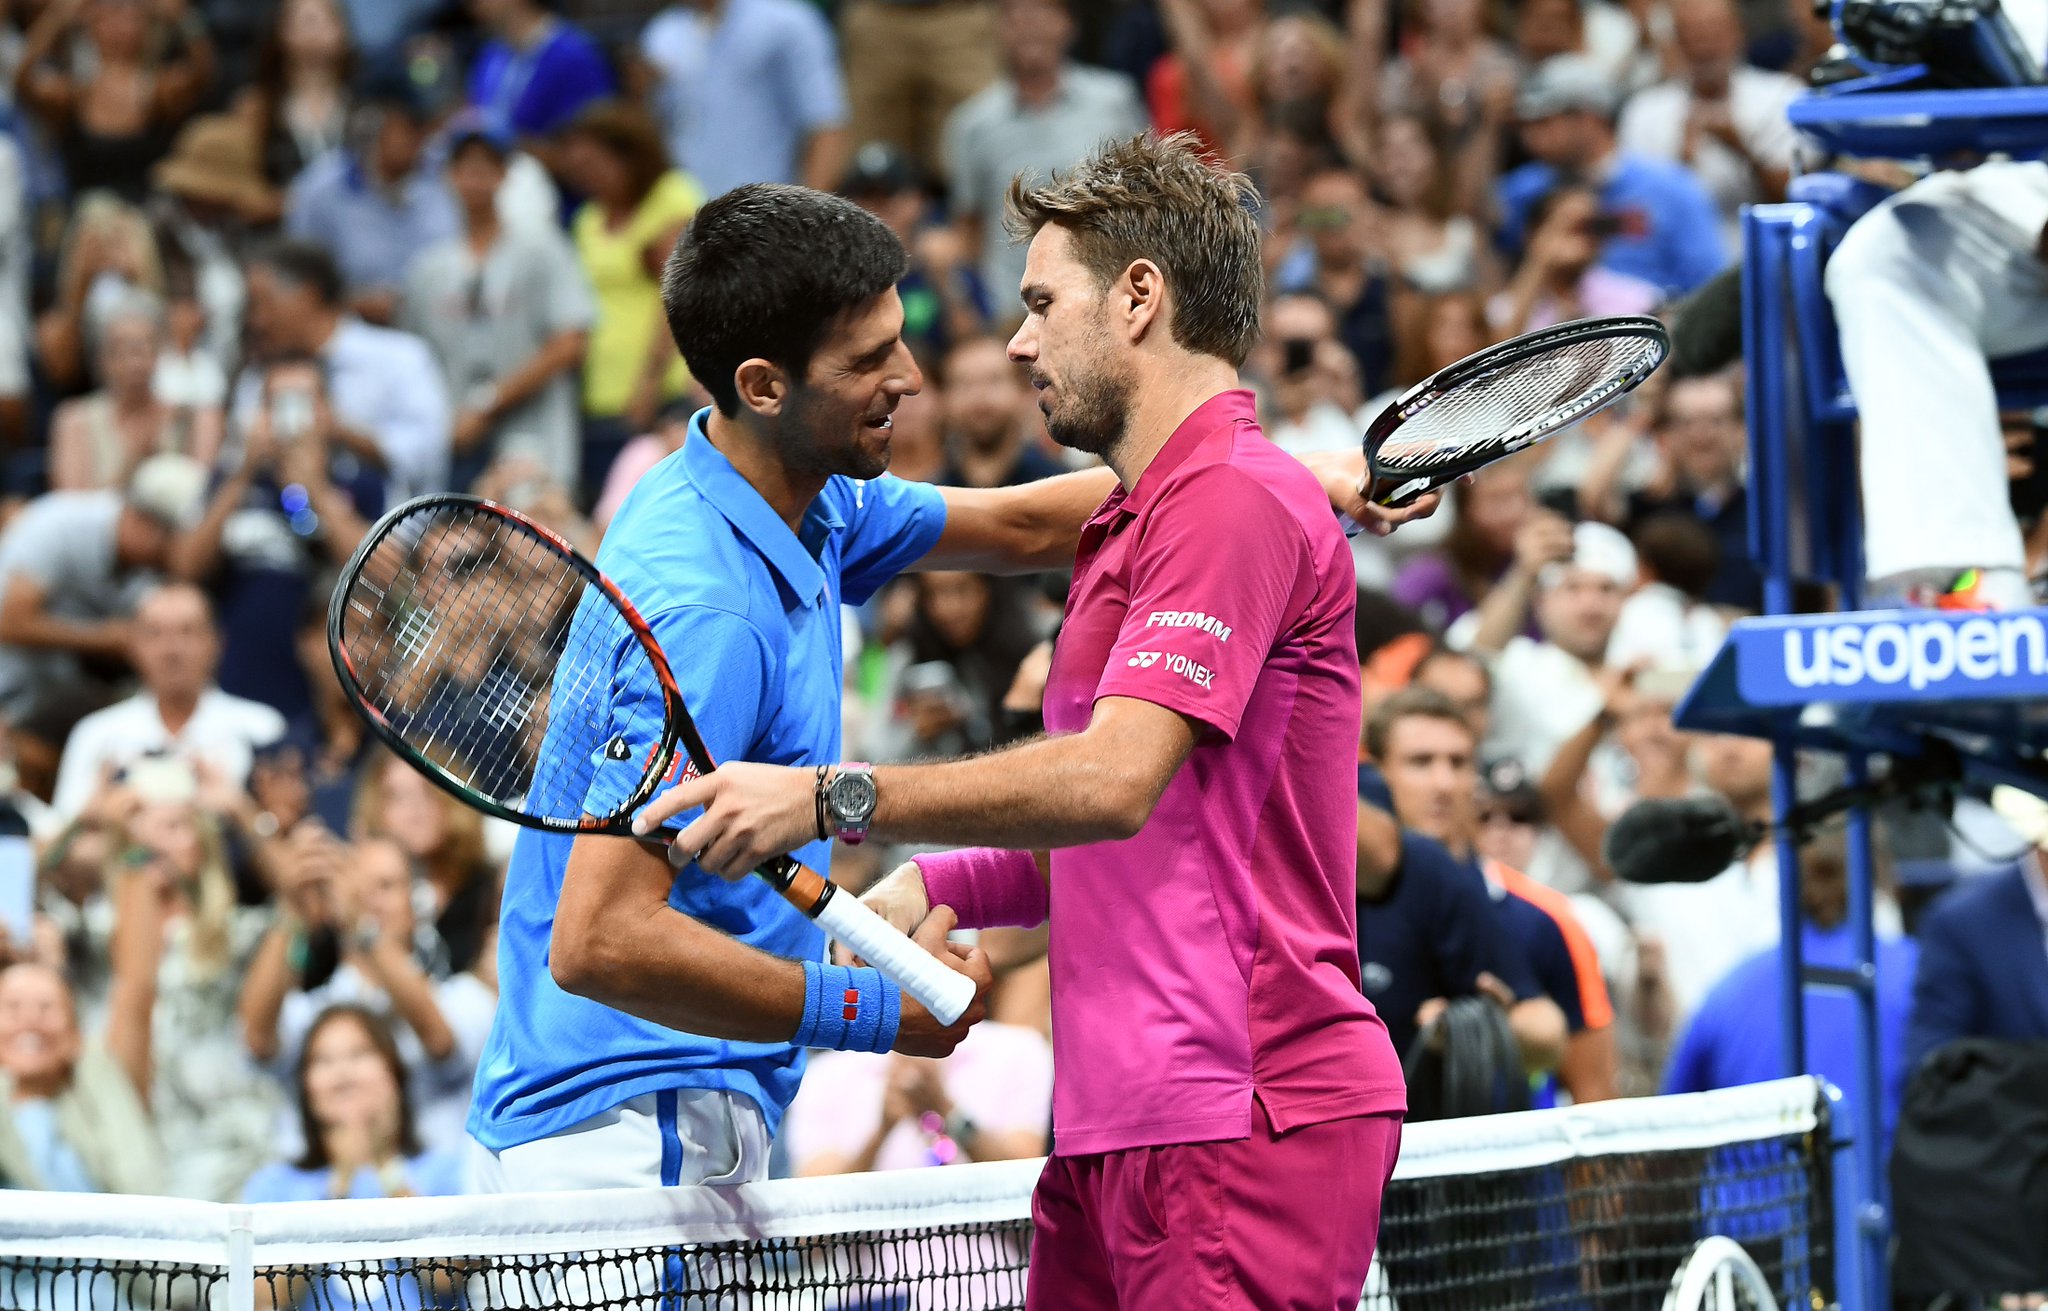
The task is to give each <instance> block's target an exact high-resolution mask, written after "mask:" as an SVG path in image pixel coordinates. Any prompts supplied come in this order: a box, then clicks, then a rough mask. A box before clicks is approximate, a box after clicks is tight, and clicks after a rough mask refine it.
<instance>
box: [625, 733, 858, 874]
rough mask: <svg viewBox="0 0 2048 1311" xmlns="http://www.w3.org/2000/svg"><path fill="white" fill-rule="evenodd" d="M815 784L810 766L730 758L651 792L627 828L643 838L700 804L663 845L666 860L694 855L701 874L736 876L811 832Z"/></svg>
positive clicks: (795, 845) (788, 848)
mask: <svg viewBox="0 0 2048 1311" xmlns="http://www.w3.org/2000/svg"><path fill="white" fill-rule="evenodd" d="M816 781H817V773H816V771H815V770H810V769H791V768H789V767H788V766H786V765H754V764H749V763H747V762H746V761H744V760H736V761H730V762H728V763H726V764H723V765H720V766H719V767H718V768H717V769H714V770H712V771H711V772H710V773H709V774H706V775H704V776H703V777H701V778H693V779H689V780H687V781H685V782H683V783H680V784H677V785H676V786H675V787H672V788H670V789H669V790H668V791H666V792H664V793H662V794H661V795H660V796H658V797H656V798H655V799H654V800H653V801H652V802H651V803H649V804H648V806H647V808H646V809H645V810H643V811H641V812H640V816H639V818H637V819H635V820H634V821H633V831H634V832H635V833H637V834H639V835H640V836H642V837H646V836H647V835H648V834H650V833H652V832H653V831H654V830H655V829H656V828H658V827H660V826H661V825H662V824H663V823H665V822H666V821H668V820H670V819H673V818H674V817H675V816H677V815H680V814H681V813H683V812H684V811H686V810H695V809H696V808H697V807H699V806H702V807H703V808H704V813H703V814H702V815H699V816H698V817H697V818H696V819H693V820H691V821H690V823H689V824H688V825H687V826H685V827H684V829H683V831H682V832H680V833H678V834H676V836H675V838H674V839H673V840H672V841H671V842H670V844H669V853H670V854H669V859H670V860H671V861H672V862H680V861H683V860H689V859H693V858H694V859H695V860H696V862H697V864H698V865H699V866H700V867H702V868H703V869H704V870H705V871H706V872H707V873H711V874H716V875H718V876H719V877H720V878H725V879H739V878H744V877H746V875H747V874H748V873H749V872H750V871H752V870H753V869H754V868H755V867H756V866H757V865H760V864H761V863H762V862H764V861H766V860H768V859H770V858H771V857H775V856H781V855H785V854H787V853H788V852H791V851H795V850H796V849H797V848H798V847H800V846H802V845H804V844H805V843H806V842H810V841H812V840H814V839H815V838H816V837H817V836H818V807H817V800H816V797H815V795H814V789H815V786H816Z"/></svg>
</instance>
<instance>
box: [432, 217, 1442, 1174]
mask: <svg viewBox="0 0 2048 1311" xmlns="http://www.w3.org/2000/svg"><path fill="white" fill-rule="evenodd" d="M905 267H906V259H905V256H904V253H903V249H902V247H901V245H900V244H899V243H898V242H897V240H896V238H895V237H894V236H893V235H891V233H890V232H889V230H888V229H887V228H886V227H884V226H883V225H882V223H881V222H880V221H879V220H877V219H875V218H873V217H872V216H870V215H868V214H867V213H865V212H864V211H862V210H861V209H859V208H858V207H856V206H854V205H852V204H851V203H849V202H846V201H844V200H840V199H838V198H836V197H833V196H828V195H825V194H823V193H820V192H815V191H809V190H806V189H803V188H799V187H791V186H782V185H772V184H768V185H756V186H749V187H741V188H739V189H737V190H734V191H731V192H728V193H726V194H725V195H723V196H721V197H719V198H718V199H716V200H713V201H712V202H710V203H709V204H707V205H706V206H705V207H704V208H703V209H702V210H700V211H699V212H698V214H697V216H696V218H695V219H694V221H693V222H692V223H691V225H690V227H689V229H688V230H687V231H686V232H685V233H684V236H683V238H682V240H681V242H679V243H678V245H677V248H676V251H675V253H674V254H673V255H672V256H671V257H670V260H669V264H668V268H667V270H666V274H665V277H664V282H663V302H664V305H665V308H666V312H667V315H668V320H669V326H670V330H671V331H672V332H673V334H674V336H675V339H676V343H677V345H678V346H679V347H680V348H681V351H682V354H683V358H684V360H685V361H686V362H687V363H688V364H689V366H690V371H691V373H692V374H693V375H695V376H696V377H697V378H698V379H699V380H700V381H701V382H702V383H703V385H704V387H705V389H706V390H707V391H709V392H710V393H711V396H712V400H713V405H712V407H711V408H710V409H707V410H705V411H704V412H702V413H700V414H698V415H697V416H696V418H695V419H694V420H693V421H692V424H691V429H690V435H689V438H688V440H687V441H686V442H685V443H684V445H683V448H682V449H681V450H680V451H677V452H676V453H675V454H673V455H671V456H669V457H668V458H667V459H666V460H664V461H663V462H662V463H661V464H659V465H657V466H656V467H655V468H654V469H653V470H651V471H650V472H649V473H648V474H647V475H646V476H645V477H643V478H642V479H641V480H640V482H639V484H638V485H637V486H636V487H635V488H634V490H633V492H632V494H631V495H630V496H629V497H628V498H627V499H626V502H625V504H624V505H623V506H622V507H621V508H620V510H619V512H618V514H617V516H616V517H615V518H614V519H613V521H612V524H611V527H610V529H609V531H608V532H607V533H606V535H605V539H604V545H603V548H602V549H601V550H600V551H599V553H598V557H597V563H598V565H599V567H600V568H602V569H603V570H604V571H605V572H606V573H607V574H609V575H610V576H611V577H612V578H613V579H615V580H616V581H617V582H618V584H619V585H620V587H621V588H622V589H623V590H624V591H625V593H626V594H627V595H628V596H629V597H631V598H632V599H633V602H634V604H635V605H636V606H637V607H638V608H639V609H640V611H641V613H642V614H643V615H644V616H645V618H646V619H647V621H648V622H649V624H650V625H651V626H652V628H653V630H654V633H655V635H656V637H657V638H658V639H659V640H660V642H661V645H662V648H663V650H664V651H665V652H666V654H667V656H668V659H669V664H670V665H671V667H672V668H673V670H674V672H675V675H676V681H677V683H678V685H679V686H680V689H681V691H682V694H683V700H684V702H685V704H687V705H688V706H689V707H690V713H691V715H692V717H693V718H694V719H695V720H696V722H697V726H698V728H699V729H700V730H701V731H702V733H703V735H704V739H705V742H706V744H707V745H708V747H709V749H710V752H711V755H712V757H713V758H714V759H718V760H728V759H730V760H755V761H769V762H775V763H781V764H789V765H806V766H808V765H821V764H825V763H827V762H832V761H837V760H838V759H839V738H840V688H841V670H842V656H843V652H842V651H841V649H840V643H841V633H842V629H841V626H840V606H841V604H842V603H844V604H853V605H857V604H859V603H861V602H863V601H865V600H866V599H867V598H868V597H869V596H871V595H873V594H874V592H875V591H876V590H877V589H878V588H880V587H881V586H882V585H883V584H885V583H886V582H888V580H889V579H890V578H892V577H894V576H895V575H896V574H897V573H899V572H901V571H903V570H905V569H912V568H917V569H969V570H979V571H983V572H1029V571H1033V570H1041V569H1052V568H1062V567H1064V566H1065V565H1066V564H1067V562H1068V561H1069V560H1071V559H1072V557H1073V553H1074V549H1075V545H1076V543H1077V541H1078V538H1079V535H1080V530H1081V526H1082V524H1083V523H1084V522H1085V521H1086V520H1087V518H1088V517H1089V515H1090V514H1092V513H1093V512H1094V510H1095V508H1096V506H1097V505H1098V504H1099V503H1100V502H1101V501H1102V500H1103V498H1104V497H1105V496H1107V495H1108V493H1109V491H1110V490H1111V488H1113V487H1114V486H1115V485H1116V477H1115V475H1114V474H1113V473H1111V472H1110V471H1109V470H1107V469H1098V470H1092V471H1089V472H1085V473H1076V474H1069V475H1066V476H1063V477H1058V478H1050V479H1046V480H1044V481H1042V482H1038V483H1033V484H1029V485H1026V486H1023V487H1016V488H998V489H987V490H983V489H968V488H943V489H942V488H936V487H930V486H926V485H923V484H919V483H911V482H904V481H901V480H898V479H894V478H886V477H883V476H882V474H883V471H884V469H885V468H886V467H887V465H888V460H889V416H890V414H891V412H892V411H893V410H894V409H895V407H896V403H897V401H899V400H900V399H901V398H902V397H903V396H905V395H907V394H909V393H911V392H915V391H916V390H917V389H918V388H919V386H920V385H921V383H922V378H921V376H920V375H919V372H918V368H917V365H916V363H915V362H914V361H913V360H912V358H911V355H910V352H909V350H908V348H907V347H906V346H905V345H904V343H903V338H902V329H903V309H902V304H901V302H900V301H899V300H898V298H897V294H896V290H895V285H896V282H897V280H898V279H899V278H901V277H902V276H903V273H904V269H905ZM1319 472H1322V473H1323V475H1324V480H1325V482H1326V484H1327V485H1328V486H1329V488H1330V491H1331V496H1332V500H1333V503H1334V504H1336V505H1338V507H1339V508H1342V509H1346V510H1348V511H1350V512H1351V513H1352V514H1353V516H1354V517H1356V518H1359V519H1360V520H1361V521H1367V520H1369V519H1370V518H1372V517H1373V516H1374V512H1373V511H1372V510H1370V509H1369V508H1368V507H1365V506H1364V505H1363V504H1361V503H1359V501H1358V497H1357V495H1356V491H1355V489H1356V487H1357V485H1358V480H1359V476H1360V474H1361V473H1362V457H1360V456H1359V455H1358V454H1357V453H1355V452H1354V453H1351V455H1350V458H1349V459H1348V460H1346V459H1345V458H1344V457H1342V456H1338V457H1332V458H1331V460H1329V461H1328V462H1326V464H1325V467H1323V468H1322V469H1320V470H1319ZM1426 508H1427V507H1424V509H1425V510H1426ZM1406 517H1412V515H1410V514H1406V513H1403V514H1395V515H1392V516H1379V518H1378V522H1379V523H1381V524H1382V525H1390V524H1391V523H1392V522H1394V521H1398V520H1399V519H1401V518H1406ZM612 697H613V705H614V714H615V718H616V719H618V720H619V721H620V722H623V723H627V724H629V725H630V727H629V728H628V729H627V730H626V731H625V732H623V733H621V734H620V735H619V736H618V737H617V738H614V739H613V741H612V743H611V744H610V746H609V748H608V751H607V754H608V755H612V756H616V758H617V763H616V766H615V770H616V772H614V771H613V769H608V768H606V767H605V766H603V765H600V767H599V769H598V771H597V774H596V777H595V779H594V781H593V783H592V785H591V786H592V789H593V794H594V795H593V801H592V804H591V806H590V809H592V810H593V811H604V810H608V809H610V806H609V805H608V804H606V803H605V801H604V798H603V796H602V795H600V794H602V793H604V792H605V791H606V790H608V789H623V788H630V787H631V786H632V784H633V782H634V781H635V778H636V777H637V776H636V775H635V774H634V771H633V770H632V767H631V762H632V761H633V760H636V759H644V756H645V751H646V749H647V747H648V745H649V744H650V743H651V741H652V740H653V738H654V737H655V735H656V734H658V733H659V731H660V725H661V702H660V698H659V695H658V693H657V691H656V689H655V688H654V687H653V685H652V684H651V683H650V684H648V685H646V686H630V685H629V686H620V687H614V688H613V689H612ZM845 772H846V771H842V774H843V773H845ZM614 800H616V798H614ZM693 817H694V813H685V814H682V815H679V816H677V817H675V818H674V819H673V820H671V821H669V822H670V823H671V824H672V825H673V826H675V827H680V826H681V825H682V824H684V823H686V822H687V821H688V820H690V819H691V818H693ZM835 827H837V828H839V829H840V830H841V831H842V833H844V831H845V829H846V827H847V826H846V824H845V822H844V817H839V820H838V822H837V823H836V824H835ZM823 831H824V830H823V828H822V827H821V830H820V833H821V838H820V840H818V841H815V842H812V843H810V844H809V845H806V846H805V847H803V848H802V849H800V850H798V851H797V852H795V853H794V854H795V856H796V858H797V859H798V860H800V861H802V862H803V863H804V864H806V865H809V866H811V867H812V868H814V869H823V868H825V865H826V862H827V859H828V857H829V844H828V843H827V842H826V841H825V840H823V838H822V833H823ZM951 927H952V914H951V912H950V911H946V910H940V911H936V912H934V914H933V916H932V917H931V918H929V919H927V920H926V922H925V923H924V924H923V925H922V926H920V928H919V930H918V932H917V934H916V935H915V936H916V937H917V939H918V941H919V942H921V943H922V944H923V945H924V946H925V947H926V949H927V950H930V951H932V952H933V953H934V954H935V955H937V956H938V957H939V958H940V959H942V960H946V961H948V962H949V963H950V964H951V965H952V966H953V968H955V969H957V970H959V971H961V972H962V973H965V974H967V975H968V976H969V977H971V978H973V979H974V980H975V982H976V983H977V984H978V985H980V987H981V989H982V990H984V991H985V990H986V988H987V986H988V983H989V981H990V974H989V967H988V963H987V961H986V959H985V958H983V957H982V955H981V954H980V953H979V952H978V951H972V952H971V951H967V950H966V949H963V948H958V947H949V946H948V945H947V944H946V943H945V935H946V932H947V930H948V929H950V928H951ZM824 948H825V944H824V941H823V938H822V936H821V934H820V932H819V930H818V929H817V927H816V926H815V925H814V924H812V923H811V922H810V921H809V920H807V919H805V918H804V917H803V916H802V915H800V914H798V913H797V912H796V911H795V910H793V909H792V908H791V907H790V906H789V905H788V904H787V903H786V902H784V901H783V900H782V899H781V898H780V897H779V896H778V895H777V894H776V893H775V891H774V890H773V889H771V888H770V887H769V886H768V885H767V884H766V883H765V882H764V881H762V880H759V879H755V880H750V881H746V882H739V883H728V882H726V881H725V880H723V879H720V878H717V877H714V876H712V875H709V874H707V873H705V872H704V871H702V870H701V869H699V868H697V867H696V866H695V865H694V864H689V865H685V866H683V868H681V869H680V870H678V869H675V868H672V867H671V865H670V863H669V859H668V856H667V854H666V849H665V847H663V846H662V845H660V844H643V843H641V842H638V841H635V840H633V839H631V838H623V837H608V836H590V835H583V836H577V837H569V836H560V835H552V834H543V833H539V832H532V831H529V832H524V833H522V834H521V835H520V837H519V842H518V845H517V847H516V848H515V849H514V852H513V857H512V862H511V865H510V867H509V869H508V870H507V872H506V879H505V891H504V899H503V910H502V912H501V920H500V929H499V945H498V960H499V965H498V974H499V985H500V989H501V993H500V1000H499V1006H498V1015H497V1021H496V1024H495V1027H494V1028H493V1029H492V1032H491V1037H490V1041H489V1043H488V1044H487V1045H486V1047H485V1049H484V1054H483V1059H482V1061H481V1063H480V1065H479V1067H478V1070H477V1081H476V1095H475V1101H474V1104H473V1105H472V1108H471V1111H470V1119H469V1130H470V1133H471V1134H472V1136H474V1137H475V1139H476V1140H477V1142H478V1143H479V1144H480V1145H481V1149H482V1150H481V1151H480V1152H479V1153H477V1155H476V1158H475V1160H474V1162H473V1174H474V1178H473V1181H472V1182H473V1185H474V1186H475V1187H476V1188H477V1189H478V1190H480V1191H526V1190H535V1189H566V1188H600V1187H622V1186H639V1185H651V1184H662V1185H674V1184H687V1183H700V1182H738V1181H743V1180H749V1179H757V1178H760V1177H762V1176H763V1175H764V1173H765V1171H766V1168H767V1161H768V1144H769V1140H770V1138H771V1137H772V1135H773V1134H774V1132H775V1130H776V1127H777V1125H778V1124H779V1122H780V1120H781V1118H782V1113H783V1109H784V1108H785V1107H786V1106H787V1105H788V1103H789V1100H790V1098H791V1097H792V1096H793V1095H794V1094H795V1092H796V1088H797V1081H798V1079H799V1078H800V1077H801V1075H802V1073H803V1065H804V1051H805V1049H806V1048H809V1047H825V1048H838V1049H844V1050H859V1051H872V1052H887V1051H890V1050H892V1049H894V1050H898V1051H905V1052H911V1053H914V1054H919V1055H930V1056H937V1055H943V1054H945V1053H947V1052H949V1051H951V1050H952V1048H953V1046H954V1045H955V1044H956V1043H957V1042H958V1041H959V1040H960V1038H961V1037H962V1036H963V1035H964V1034H965V1032H966V1030H967V1027H968V1026H969V1024H971V1023H972V1022H973V1021H974V1020H975V1019H976V1018H978V1017H979V1016H980V1015H981V1013H982V1005H981V1003H980V1001H979V1000H977V1002H976V1004H975V1005H974V1006H973V1007H972V1008H971V1009H970V1010H969V1011H968V1013H967V1014H966V1015H965V1016H963V1017H962V1018H961V1020H960V1021H959V1022H958V1023H956V1024H953V1025H950V1026H946V1025H941V1024H939V1023H938V1022H937V1021H936V1020H935V1019H934V1018H933V1017H932V1016H931V1015H930V1014H929V1013H928V1012H926V1011H925V1010H924V1009H923V1008H922V1007H920V1006H919V1005H918V1004H917V1003H916V1002H915V1001H914V1000H912V999H911V998H909V997H907V996H903V995H901V994H900V993H899V992H898V990H897V988H896V986H895V985H894V984H893V983H891V982H889V981H888V980H886V979H884V978H882V977H881V976H880V975H879V974H878V973H876V972H875V971H874V970H871V969H865V968H846V967H839V966H833V965H829V964H826V963H825V949H824Z"/></svg>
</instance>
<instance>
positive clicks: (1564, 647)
mask: <svg viewBox="0 0 2048 1311" xmlns="http://www.w3.org/2000/svg"><path fill="white" fill-rule="evenodd" d="M1635 585H1636V553H1635V548H1633V547H1631V546H1630V545H1629V542H1628V539H1627V538H1626V537H1623V536H1622V535H1621V534H1620V533H1618V532H1616V531H1615V530H1614V529H1612V528H1609V527H1608V526H1607V525H1606V524H1598V523H1582V524H1579V525H1578V526H1577V527H1573V526H1571V525H1569V524H1567V523H1565V522H1564V521H1563V520H1562V519H1560V518H1558V517H1557V516H1556V515H1554V514H1539V515H1537V516H1536V517H1534V518H1532V519H1531V520H1530V521H1529V522H1528V523H1527V524H1525V525H1523V527H1522V531H1521V533H1520V534H1519V535H1518V537H1517V538H1516V542H1515V562H1514V564H1513V565H1512V566H1511V567H1510V568H1509V570H1508V572H1507V574H1506V576H1505V577H1503V578H1502V579H1501V581H1500V583H1499V584H1498V585H1496V586H1495V587H1494V589H1493V591H1492V592H1491V593H1489V594H1488V595H1487V597H1486V599H1485V600H1484V601H1483V602H1481V603H1480V606H1479V608H1478V609H1477V610H1474V611H1473V612H1472V613H1471V614H1469V615H1467V616H1466V617H1465V618H1464V619H1461V620H1459V621H1458V622H1457V623H1456V624H1453V625H1452V626H1451V630H1450V632H1449V633H1448V634H1446V638H1447V640H1448V641H1449V643H1450V645H1452V646H1454V647H1459V648H1461V649H1467V650H1472V651H1476V652H1478V653H1480V654H1481V655H1484V656H1487V657H1489V658H1490V659H1491V660H1492V668H1493V722H1492V727H1493V731H1492V734H1491V737H1490V739H1489V741H1488V743H1487V750H1486V754H1487V755H1488V756H1489V757H1498V756H1513V757H1515V758H1516V759H1518V760H1520V761H1521V762H1522V763H1523V765H1525V766H1526V767H1527V768H1528V769H1529V770H1530V771H1531V772H1532V773H1540V772H1542V771H1543V770H1544V769H1546V768H1547V767H1548V766H1549V764H1550V758H1551V757H1552V756H1553V755H1555V754H1556V752H1557V748H1558V747H1559V746H1560V745H1561V744H1562V743H1563V742H1564V741H1565V739H1566V738H1569V737H1570V736H1572V734H1574V733H1576V732H1578V731H1579V729H1580V727H1581V726H1583V725H1584V724H1585V722H1586V720H1587V719H1589V718H1591V717H1592V716H1593V714H1594V713H1595V712H1596V711H1598V710H1599V709H1600V705H1601V702H1602V699H1603V698H1602V696H1601V692H1600V686H1599V675H1600V671H1601V669H1602V667H1603V666H1604V663H1605V660H1606V655H1607V643H1608V639H1609V638H1610V637H1612V636H1613V634H1614V625H1615V622H1616V621H1617V620H1618V619H1619V618H1620V616H1621V605H1622V600H1623V598H1625V597H1626V596H1627V595H1628V594H1629V593H1630V592H1631V591H1633V590H1634V588H1635ZM1532 614H1533V615H1534V617H1535V620H1536V628H1537V631H1539V632H1540V633H1541V634H1542V639H1541V640H1540V641H1539V640H1537V639H1535V638H1531V637H1529V636H1527V635H1526V634H1525V633H1524V631H1523V630H1524V629H1525V628H1526V627H1527V626H1528V623H1529V619H1530V617H1531V615H1532Z"/></svg>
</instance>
